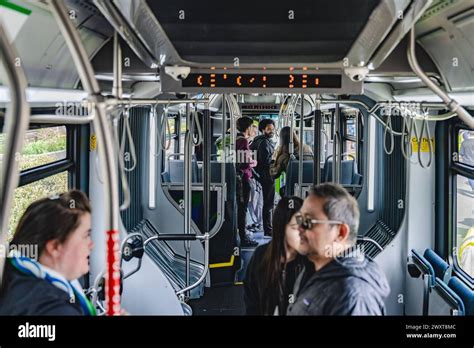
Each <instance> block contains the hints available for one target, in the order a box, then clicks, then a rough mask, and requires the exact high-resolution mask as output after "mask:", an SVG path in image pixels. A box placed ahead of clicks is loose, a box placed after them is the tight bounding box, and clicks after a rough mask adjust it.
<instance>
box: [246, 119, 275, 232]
mask: <svg viewBox="0 0 474 348" xmlns="http://www.w3.org/2000/svg"><path fill="white" fill-rule="evenodd" d="M258 129H259V130H260V132H261V133H262V134H261V135H258V136H257V137H255V139H254V141H253V142H252V145H251V146H250V149H252V150H253V151H257V166H256V167H255V171H256V172H257V174H258V178H257V180H258V181H259V182H260V184H261V185H262V195H263V207H262V220H263V231H264V234H265V236H271V235H272V210H273V204H274V200H275V182H274V180H273V178H272V176H271V175H270V165H271V163H272V155H273V151H274V145H273V143H272V141H271V139H272V138H273V136H274V135H275V122H273V120H271V119H265V120H262V121H260V123H259V125H258Z"/></svg>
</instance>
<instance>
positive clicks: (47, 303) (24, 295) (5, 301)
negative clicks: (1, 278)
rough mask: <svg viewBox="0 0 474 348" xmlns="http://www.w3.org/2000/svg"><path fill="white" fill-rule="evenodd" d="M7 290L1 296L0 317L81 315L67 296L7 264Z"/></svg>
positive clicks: (48, 284) (80, 309)
mask: <svg viewBox="0 0 474 348" xmlns="http://www.w3.org/2000/svg"><path fill="white" fill-rule="evenodd" d="M5 277H6V279H5V281H6V282H7V283H6V284H7V285H6V288H5V290H4V291H2V293H1V294H0V315H54V316H56V315H57V316H60V315H84V312H83V311H82V308H81V307H80V305H79V304H75V303H70V299H69V295H68V294H67V293H66V292H65V291H63V290H61V289H59V288H57V287H56V286H54V285H52V284H50V283H49V282H47V281H46V280H44V279H39V278H36V277H33V276H29V275H25V274H22V273H20V272H19V271H18V270H16V269H14V268H13V266H11V265H10V264H9V262H8V261H7V263H6V269H5Z"/></svg>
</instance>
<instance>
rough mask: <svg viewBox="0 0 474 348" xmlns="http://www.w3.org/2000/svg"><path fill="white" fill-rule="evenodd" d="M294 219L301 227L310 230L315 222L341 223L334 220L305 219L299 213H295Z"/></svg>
mask: <svg viewBox="0 0 474 348" xmlns="http://www.w3.org/2000/svg"><path fill="white" fill-rule="evenodd" d="M295 220H296V223H297V225H298V226H301V228H304V229H305V230H310V229H312V228H313V227H314V226H315V225H317V224H331V225H342V222H341V221H336V220H316V219H311V218H306V219H305V218H304V217H303V215H301V214H297V215H295Z"/></svg>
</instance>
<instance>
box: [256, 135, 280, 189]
mask: <svg viewBox="0 0 474 348" xmlns="http://www.w3.org/2000/svg"><path fill="white" fill-rule="evenodd" d="M250 150H252V151H257V166H256V167H255V168H254V169H255V171H256V172H257V174H258V176H259V177H257V179H258V180H259V181H260V182H265V181H273V179H272V176H271V175H270V165H271V163H272V155H273V151H274V150H275V146H274V145H273V143H272V142H271V141H270V139H268V138H267V137H266V136H264V135H258V136H256V137H255V139H254V140H253V141H252V143H251V144H250Z"/></svg>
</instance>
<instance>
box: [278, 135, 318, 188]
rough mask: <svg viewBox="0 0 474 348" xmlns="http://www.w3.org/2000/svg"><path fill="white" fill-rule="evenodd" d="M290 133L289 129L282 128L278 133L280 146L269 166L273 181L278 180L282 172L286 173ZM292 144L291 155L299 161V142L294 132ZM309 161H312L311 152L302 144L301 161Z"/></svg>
mask: <svg viewBox="0 0 474 348" xmlns="http://www.w3.org/2000/svg"><path fill="white" fill-rule="evenodd" d="M290 132H291V128H290V127H283V128H282V129H281V131H280V145H279V146H278V148H277V149H276V151H275V161H274V162H273V163H272V165H271V166H270V174H271V175H272V176H273V177H274V178H275V179H276V178H278V177H279V176H280V175H281V173H282V172H284V171H286V168H287V167H288V162H290ZM293 144H294V149H293V150H294V151H293V155H294V156H295V158H296V159H299V157H300V141H299V140H298V137H297V136H296V133H295V132H293ZM311 160H313V151H312V150H311V148H310V147H309V146H308V145H306V144H303V161H311Z"/></svg>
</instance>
